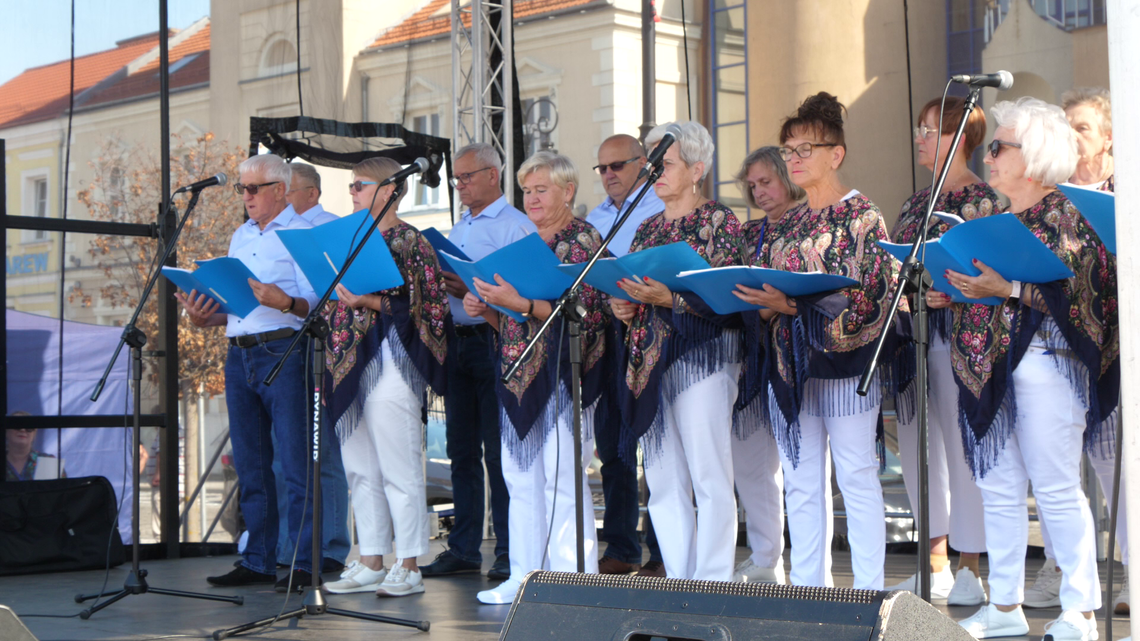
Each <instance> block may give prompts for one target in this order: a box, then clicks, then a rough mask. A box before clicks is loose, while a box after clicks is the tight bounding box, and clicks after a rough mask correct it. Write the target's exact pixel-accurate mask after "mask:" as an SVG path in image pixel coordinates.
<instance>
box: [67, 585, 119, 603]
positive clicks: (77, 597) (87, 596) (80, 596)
mask: <svg viewBox="0 0 1140 641" xmlns="http://www.w3.org/2000/svg"><path fill="white" fill-rule="evenodd" d="M123 591H124V590H123V589H122V588H118V589H116V590H107V591H106V592H96V593H95V594H76V595H75V602H76V603H83V602H84V601H90V600H91V599H101V598H103V597H105V596H111V595H112V594H118V593H120V592H123Z"/></svg>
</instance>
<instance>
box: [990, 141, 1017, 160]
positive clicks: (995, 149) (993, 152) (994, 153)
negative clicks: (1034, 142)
mask: <svg viewBox="0 0 1140 641" xmlns="http://www.w3.org/2000/svg"><path fill="white" fill-rule="evenodd" d="M1002 146H1006V147H1016V148H1018V149H1021V143H1016V142H1006V141H1004V140H998V139H997V138H994V139H993V140H991V141H990V158H997V157H998V154H1000V153H1001V148H1002Z"/></svg>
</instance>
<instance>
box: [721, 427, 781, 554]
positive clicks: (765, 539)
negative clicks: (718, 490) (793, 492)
mask: <svg viewBox="0 0 1140 641" xmlns="http://www.w3.org/2000/svg"><path fill="white" fill-rule="evenodd" d="M732 470H733V475H734V476H735V478H736V494H737V496H738V497H739V498H740V504H741V506H743V507H744V514H745V518H746V519H747V528H748V547H750V548H752V555H751V557H750V558H751V559H752V562H753V563H755V564H756V565H757V566H759V567H762V568H774V567H776V566H777V565H779V566H781V567H782V566H783V558H782V557H781V555H782V554H783V553H784V472H783V469H782V468H781V467H780V448H779V447H778V446H777V445H776V440H775V439H774V438H772V435H771V434H769V433H768V431H767V430H766V429H764V428H760V429H757V430H756V431H755V432H754V433H753V434H752V435H751V436H749V437H748V438H746V439H744V440H741V439H739V438H736V437H735V436H734V437H733V439H732Z"/></svg>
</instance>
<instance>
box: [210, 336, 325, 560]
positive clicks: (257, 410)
mask: <svg viewBox="0 0 1140 641" xmlns="http://www.w3.org/2000/svg"><path fill="white" fill-rule="evenodd" d="M290 340H291V339H288V338H283V339H280V340H276V341H272V342H269V343H266V344H264V345H256V346H254V347H250V348H241V347H233V346H231V347H230V350H229V354H228V356H227V357H226V404H227V405H228V406H229V416H230V442H231V444H232V445H233V453H234V468H235V469H236V470H237V475H238V484H239V485H240V487H241V511H242V516H243V517H244V518H245V524H246V530H248V531H249V542H248V543H247V544H246V547H245V553H244V555H243V556H244V559H243V561H242V565H244V566H245V567H247V568H249V569H250V570H253V571H254V572H260V573H262V574H274V573H276V571H277V540H278V533H279V532H278V527H279V526H278V516H277V479H276V476H275V475H274V473H273V458H274V446H273V440H274V437H276V441H277V446H278V447H277V457H278V458H280V460H281V469H282V471H283V476H284V477H285V488H286V497H287V505H288V527H289V530H290V531H291V532H297V531H300V532H301V536H300V540H298V542H297V544H298V545H299V546H300V547H299V549H298V552H297V564H296V569H298V570H305V571H307V572H311V571H312V568H313V559H312V556H313V519H312V515H313V509H312V503H311V502H310V503H309V505H308V506H307V507H306V506H305V491H306V476H307V474H308V472H307V468H306V466H307V464H308V452H309V447H308V446H309V439H308V438H307V436H306V434H307V431H308V430H307V429H306V426H307V425H308V406H309V402H310V401H309V399H310V395H311V391H310V389H309V387H308V385H306V384H305V359H304V353H305V350H304V349H299V350H295V351H294V352H293V353H292V354H291V355H290V356H289V358H288V359H287V360H286V361H285V366H284V367H283V368H282V370H281V373H280V375H278V377H277V379H276V380H274V382H273V385H269V386H266V385H265V384H263V383H262V382H261V381H262V380H263V379H264V378H265V376H266V374H268V373H269V371H270V370H271V369H272V368H273V366H274V365H275V364H276V363H277V360H278V359H279V358H280V356H281V354H284V353H285V349H286V348H287V347H288V346H289V341H290ZM302 510H303V511H302ZM302 523H303V524H304V527H302Z"/></svg>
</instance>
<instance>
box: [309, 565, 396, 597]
mask: <svg viewBox="0 0 1140 641" xmlns="http://www.w3.org/2000/svg"><path fill="white" fill-rule="evenodd" d="M386 576H388V570H386V569H384V568H380V569H379V570H373V569H372V568H370V567H368V566H367V565H364V564H363V563H361V562H360V561H353V562H352V563H350V564H348V567H347V568H345V569H344V572H342V573H341V575H340V580H339V581H333V582H332V583H325V584H324V585H322V586H321V588H322V589H323V590H324V591H325V592H331V593H333V594H351V593H353V592H374V591H375V590H376V588H379V587H380V582H381V581H383V580H384V577H386Z"/></svg>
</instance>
